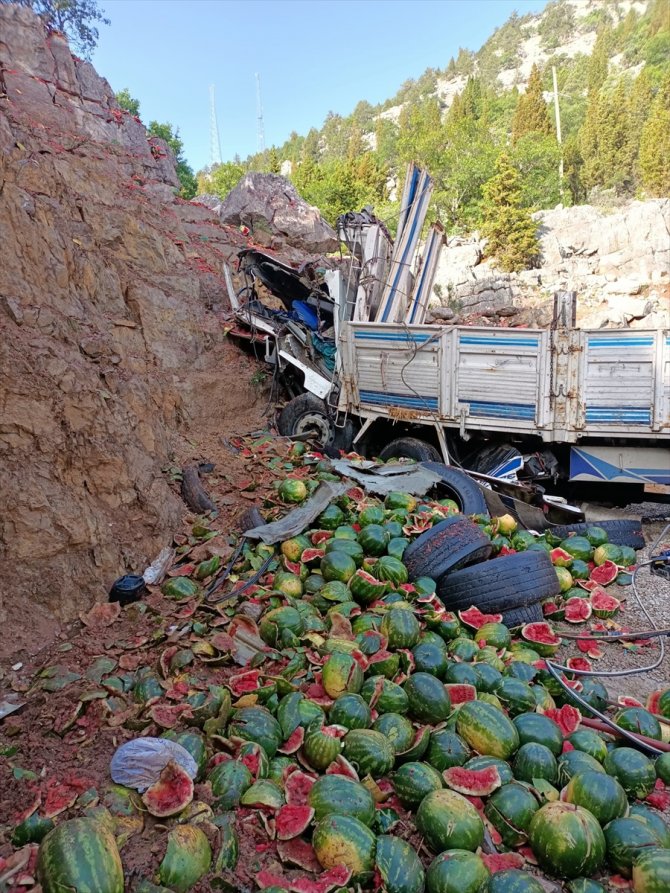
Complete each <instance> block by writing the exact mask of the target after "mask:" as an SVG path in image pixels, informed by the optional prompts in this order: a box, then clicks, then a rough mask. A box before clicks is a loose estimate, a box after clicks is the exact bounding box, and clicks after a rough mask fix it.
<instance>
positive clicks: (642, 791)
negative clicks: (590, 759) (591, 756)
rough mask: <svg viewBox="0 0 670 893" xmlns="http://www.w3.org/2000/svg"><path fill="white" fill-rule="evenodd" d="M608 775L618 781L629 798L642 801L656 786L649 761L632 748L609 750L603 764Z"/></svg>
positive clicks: (652, 766) (653, 771) (652, 765)
mask: <svg viewBox="0 0 670 893" xmlns="http://www.w3.org/2000/svg"><path fill="white" fill-rule="evenodd" d="M603 767H604V769H605V772H607V774H608V775H613V776H614V777H615V778H616V779H618V781H619V783H620V784H621V787H622V788H623V789H624V791H625V792H626V793H627V794H628V796H629V797H637V798H638V799H639V800H644V798H645V797H647V796H648V795H649V794H650V793H651V792H652V791H653V789H654V785H655V784H656V770H655V769H654V764H653V763H652V761H651V760H650V759H648V758H647V757H645V755H644V754H642V753H640V752H639V751H638V750H633V748H632V747H617V748H615V749H614V750H611V751H610V752H609V753H608V754H607V756H606V757H605V760H604V762H603Z"/></svg>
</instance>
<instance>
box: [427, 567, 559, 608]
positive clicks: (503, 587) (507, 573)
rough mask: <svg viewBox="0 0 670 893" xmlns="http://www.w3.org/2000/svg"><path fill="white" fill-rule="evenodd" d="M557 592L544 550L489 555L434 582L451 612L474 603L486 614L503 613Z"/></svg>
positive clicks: (553, 572) (552, 595)
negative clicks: (497, 555) (497, 556)
mask: <svg viewBox="0 0 670 893" xmlns="http://www.w3.org/2000/svg"><path fill="white" fill-rule="evenodd" d="M559 592H560V586H559V585H558V577H557V576H556V571H555V570H554V566H553V564H552V563H551V560H550V558H549V556H548V555H547V553H546V552H517V553H516V554H514V555H504V556H503V557H502V558H492V559H491V560H490V561H484V562H482V563H481V564H473V565H472V567H465V568H463V570H459V571H454V572H453V573H451V574H447V575H446V576H445V577H442V579H441V580H440V581H439V582H438V584H437V594H438V596H439V598H440V599H441V600H442V602H443V603H444V606H445V607H446V608H448V609H449V610H450V611H464V610H466V609H467V608H469V607H470V606H471V605H475V607H477V608H479V609H480V610H481V611H483V612H484V613H485V614H491V613H498V612H502V613H503V614H504V613H505V612H506V611H511V610H512V609H513V608H521V607H524V606H525V605H532V604H534V603H535V602H538V601H543V600H544V599H545V598H553V597H554V596H556V595H558V594H559Z"/></svg>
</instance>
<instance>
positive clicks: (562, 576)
mask: <svg viewBox="0 0 670 893" xmlns="http://www.w3.org/2000/svg"><path fill="white" fill-rule="evenodd" d="M554 570H555V571H556V576H557V577H558V586H559V589H560V591H561V592H567V591H568V589H571V588H572V584H573V579H572V574H571V573H570V571H569V570H568V569H567V567H555V568H554Z"/></svg>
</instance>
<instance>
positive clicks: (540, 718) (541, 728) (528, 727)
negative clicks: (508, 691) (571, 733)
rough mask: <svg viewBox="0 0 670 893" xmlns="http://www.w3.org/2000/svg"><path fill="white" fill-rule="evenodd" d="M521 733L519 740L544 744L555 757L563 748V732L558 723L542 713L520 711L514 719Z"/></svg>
mask: <svg viewBox="0 0 670 893" xmlns="http://www.w3.org/2000/svg"><path fill="white" fill-rule="evenodd" d="M512 722H513V723H514V726H515V728H516V730H517V732H518V733H519V742H520V743H521V744H527V743H528V742H529V741H536V742H537V743H538V744H544V746H545V747H548V748H549V750H550V751H551V752H552V753H553V755H554V756H555V757H557V756H559V755H560V753H561V752H562V750H563V732H562V731H561V729H560V726H559V725H558V723H556V722H554V720H553V719H550V718H549V717H548V716H544V715H543V714H542V713H520V714H519V715H518V716H515V717H514V719H513V720H512Z"/></svg>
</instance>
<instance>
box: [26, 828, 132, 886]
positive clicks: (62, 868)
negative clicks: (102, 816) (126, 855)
mask: <svg viewBox="0 0 670 893" xmlns="http://www.w3.org/2000/svg"><path fill="white" fill-rule="evenodd" d="M37 879H38V881H39V882H40V884H41V885H42V890H43V891H44V893H62V891H63V890H70V889H71V890H76V893H123V891H124V881H123V866H122V864H121V857H120V856H119V850H118V847H117V845H116V840H115V839H114V835H113V833H112V832H111V831H110V830H109V829H108V828H107V827H106V825H105V824H103V823H102V822H99V821H96V820H95V819H92V818H84V819H69V820H68V821H65V822H61V823H60V824H59V825H58V826H57V827H56V828H54V829H53V830H52V831H49V833H48V834H47V835H46V836H45V837H44V839H43V840H42V843H41V844H40V848H39V852H38V856H37Z"/></svg>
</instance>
